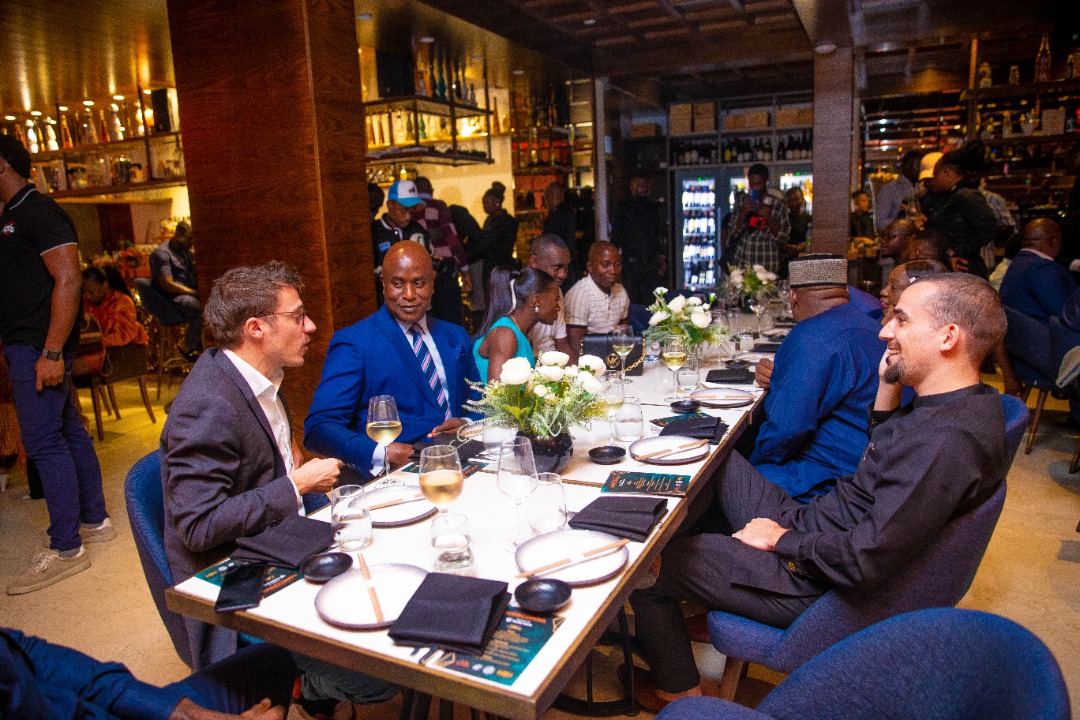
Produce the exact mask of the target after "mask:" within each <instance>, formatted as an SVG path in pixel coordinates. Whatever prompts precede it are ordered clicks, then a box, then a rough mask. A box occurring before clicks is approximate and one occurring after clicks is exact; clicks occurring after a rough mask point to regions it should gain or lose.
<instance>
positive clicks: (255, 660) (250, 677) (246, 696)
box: [167, 643, 296, 715]
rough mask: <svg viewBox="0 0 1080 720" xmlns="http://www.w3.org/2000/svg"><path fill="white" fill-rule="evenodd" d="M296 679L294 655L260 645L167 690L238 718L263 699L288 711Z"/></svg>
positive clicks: (265, 644) (231, 656) (238, 653)
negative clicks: (267, 699) (175, 691)
mask: <svg viewBox="0 0 1080 720" xmlns="http://www.w3.org/2000/svg"><path fill="white" fill-rule="evenodd" d="M295 677H296V665H295V664H294V662H293V659H292V654H291V653H290V652H289V651H288V650H283V649H281V648H279V647H275V646H273V645H270V644H267V643H261V644H259V645H255V646H252V647H248V648H244V649H243V650H241V651H240V652H237V653H235V654H233V655H230V656H229V657H227V658H225V659H224V660H220V661H218V662H216V663H214V664H213V665H210V666H209V667H207V668H205V669H203V670H200V671H199V672H197V673H195V674H194V675H192V676H191V677H188V678H186V679H184V680H181V681H180V682H177V683H173V684H172V685H170V686H168V688H167V689H171V690H180V691H181V692H183V694H184V695H185V696H187V697H189V698H191V700H192V702H195V703H197V704H198V705H202V706H203V707H205V708H210V709H211V710H217V711H218V712H223V713H232V714H234V715H239V714H240V713H242V712H244V711H246V710H248V709H250V708H251V706H252V705H254V704H255V703H257V702H259V701H261V700H262V699H263V698H270V701H271V702H272V703H273V704H274V705H281V706H283V707H286V708H287V707H288V706H289V700H290V698H291V696H292V688H293V679H294V678H295Z"/></svg>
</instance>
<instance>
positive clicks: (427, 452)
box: [420, 445, 465, 515]
mask: <svg viewBox="0 0 1080 720" xmlns="http://www.w3.org/2000/svg"><path fill="white" fill-rule="evenodd" d="M464 486H465V481H464V477H463V476H462V474H461V459H460V458H459V457H458V452H457V449H456V448H452V447H450V446H449V445H432V446H431V447H426V448H424V449H423V450H421V451H420V492H422V493H424V497H426V498H427V499H428V500H430V501H431V504H432V505H434V506H435V507H437V508H439V514H440V515H445V514H446V511H447V510H449V509H450V503H452V502H454V501H455V500H457V499H458V497H459V496H460V495H461V489H462V488H463V487H464Z"/></svg>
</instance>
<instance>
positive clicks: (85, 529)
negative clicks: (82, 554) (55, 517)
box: [41, 518, 116, 550]
mask: <svg viewBox="0 0 1080 720" xmlns="http://www.w3.org/2000/svg"><path fill="white" fill-rule="evenodd" d="M79 537H81V538H82V541H83V543H99V542H109V541H110V540H113V539H115V538H116V528H115V527H113V524H112V520H110V519H109V518H105V519H104V520H102V521H101V522H99V523H98V524H97V525H89V524H87V523H83V524H82V525H80V526H79ZM41 547H43V548H45V549H46V550H48V549H49V548H51V547H52V538H51V537H49V533H48V532H46V533H45V535H44V536H43V537H42V539H41Z"/></svg>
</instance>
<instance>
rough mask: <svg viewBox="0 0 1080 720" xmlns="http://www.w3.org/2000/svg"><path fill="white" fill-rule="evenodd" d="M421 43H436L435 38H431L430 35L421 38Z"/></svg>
mask: <svg viewBox="0 0 1080 720" xmlns="http://www.w3.org/2000/svg"><path fill="white" fill-rule="evenodd" d="M420 42H422V43H429V44H430V43H433V42H435V38H433V37H431V36H430V35H425V36H424V37H422V38H420Z"/></svg>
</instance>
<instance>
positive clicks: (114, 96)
mask: <svg viewBox="0 0 1080 720" xmlns="http://www.w3.org/2000/svg"><path fill="white" fill-rule="evenodd" d="M112 99H113V100H123V99H124V96H123V95H113V96H112Z"/></svg>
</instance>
